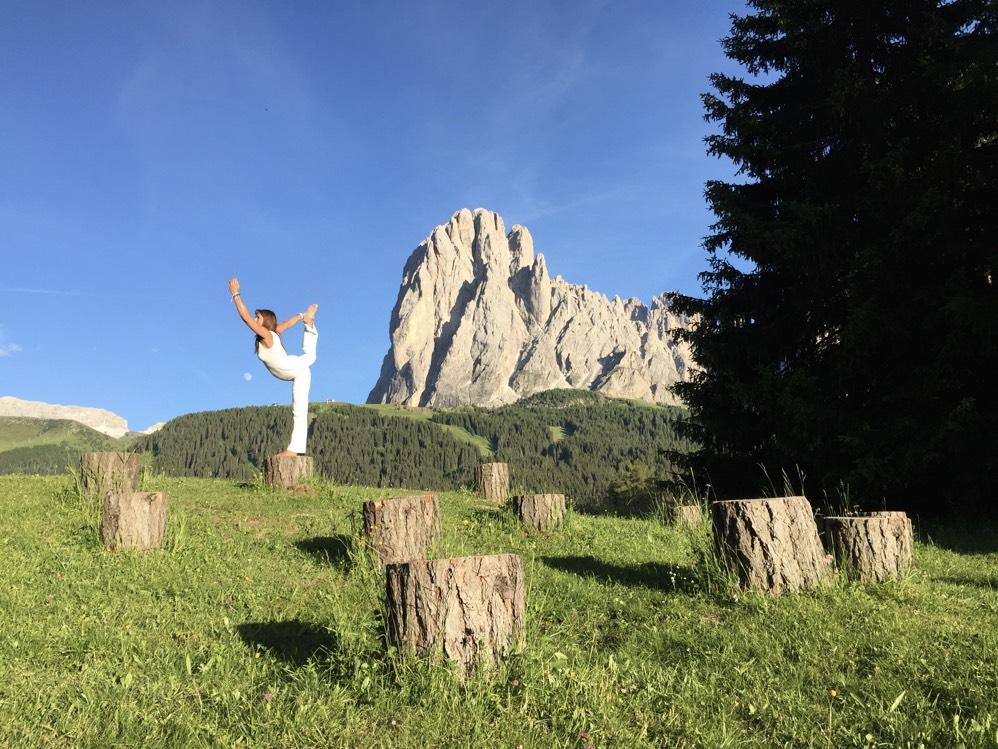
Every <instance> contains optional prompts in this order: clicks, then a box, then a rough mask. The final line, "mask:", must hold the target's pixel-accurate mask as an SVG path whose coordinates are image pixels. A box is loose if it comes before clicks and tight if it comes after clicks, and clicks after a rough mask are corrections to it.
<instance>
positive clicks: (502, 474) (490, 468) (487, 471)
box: [475, 463, 509, 505]
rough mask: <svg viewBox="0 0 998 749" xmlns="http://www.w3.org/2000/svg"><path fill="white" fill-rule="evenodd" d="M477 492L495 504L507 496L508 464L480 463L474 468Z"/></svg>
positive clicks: (501, 501)
mask: <svg viewBox="0 0 998 749" xmlns="http://www.w3.org/2000/svg"><path fill="white" fill-rule="evenodd" d="M475 486H476V488H477V491H478V493H479V494H480V495H481V496H483V497H485V499H488V500H490V501H492V502H495V503H496V504H500V505H501V504H502V503H503V502H505V501H506V500H507V499H508V498H509V466H508V465H507V464H506V463H482V464H480V465H479V466H478V467H477V468H476V469H475Z"/></svg>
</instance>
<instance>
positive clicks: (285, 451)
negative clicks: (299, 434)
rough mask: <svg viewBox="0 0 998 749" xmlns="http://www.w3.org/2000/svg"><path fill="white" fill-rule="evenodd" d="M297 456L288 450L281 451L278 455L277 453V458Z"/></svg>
mask: <svg viewBox="0 0 998 749" xmlns="http://www.w3.org/2000/svg"><path fill="white" fill-rule="evenodd" d="M297 454H298V453H293V452H291V451H290V450H281V451H280V452H279V453H277V457H278V458H288V457H291V456H292V455H297Z"/></svg>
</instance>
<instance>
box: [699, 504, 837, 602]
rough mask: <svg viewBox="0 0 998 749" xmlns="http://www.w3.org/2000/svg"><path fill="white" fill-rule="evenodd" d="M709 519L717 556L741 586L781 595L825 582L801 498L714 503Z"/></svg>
mask: <svg viewBox="0 0 998 749" xmlns="http://www.w3.org/2000/svg"><path fill="white" fill-rule="evenodd" d="M711 519H712V521H713V530H714V540H715V543H716V546H717V551H718V553H719V554H720V555H721V557H722V559H724V560H725V561H726V563H727V564H728V566H729V567H731V568H733V569H734V570H735V572H736V573H737V574H738V578H739V581H740V583H741V585H742V587H744V588H746V589H749V590H757V591H761V592H764V593H769V594H771V595H781V594H783V593H792V592H795V591H799V590H807V589H809V588H815V587H818V586H819V585H822V584H823V583H824V582H825V581H826V580H827V579H828V577H829V572H830V567H829V563H828V561H827V560H826V558H825V551H824V549H823V548H822V546H821V541H820V540H819V538H818V527H817V525H816V524H815V522H814V514H813V512H812V511H811V505H810V503H808V501H807V499H805V498H804V497H778V498H774V499H739V500H728V501H723V502H714V503H713V504H712V505H711Z"/></svg>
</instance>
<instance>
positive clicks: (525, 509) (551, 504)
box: [512, 494, 565, 532]
mask: <svg viewBox="0 0 998 749" xmlns="http://www.w3.org/2000/svg"><path fill="white" fill-rule="evenodd" d="M512 504H513V512H514V513H516V516H517V517H518V518H519V519H520V522H521V523H523V525H524V526H526V527H527V528H530V529H532V530H535V531H542V532H546V531H550V530H554V529H555V528H558V527H560V526H561V524H562V523H563V522H564V521H565V495H564V494H524V495H523V496H520V497H513V500H512Z"/></svg>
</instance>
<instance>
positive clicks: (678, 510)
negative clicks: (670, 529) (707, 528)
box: [672, 505, 703, 528]
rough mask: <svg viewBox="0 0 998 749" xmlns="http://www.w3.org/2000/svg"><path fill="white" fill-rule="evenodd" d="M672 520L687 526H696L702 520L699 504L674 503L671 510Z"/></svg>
mask: <svg viewBox="0 0 998 749" xmlns="http://www.w3.org/2000/svg"><path fill="white" fill-rule="evenodd" d="M672 522H673V523H675V524H676V525H681V526H685V527H687V528H696V527H698V526H699V525H700V523H702V522H703V510H702V509H700V505H676V507H674V508H673V510H672Z"/></svg>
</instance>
